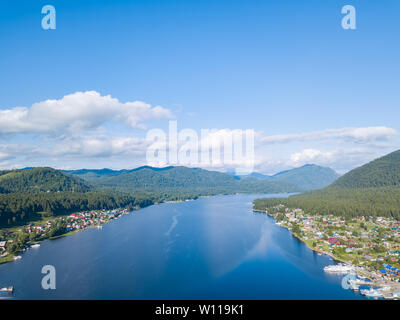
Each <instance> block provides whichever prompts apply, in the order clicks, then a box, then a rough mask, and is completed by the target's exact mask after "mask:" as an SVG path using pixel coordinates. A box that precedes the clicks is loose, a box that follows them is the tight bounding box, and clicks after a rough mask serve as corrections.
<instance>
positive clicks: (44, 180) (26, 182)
mask: <svg viewBox="0 0 400 320" xmlns="http://www.w3.org/2000/svg"><path fill="white" fill-rule="evenodd" d="M90 189H91V188H90V187H89V186H88V185H87V183H85V182H84V181H83V180H81V179H79V178H77V177H73V176H70V175H66V174H64V173H62V172H60V171H58V170H55V169H52V168H33V169H21V170H10V171H0V193H39V192H87V191H89V190H90Z"/></svg>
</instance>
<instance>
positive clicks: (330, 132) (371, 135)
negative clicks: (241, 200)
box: [260, 126, 397, 144]
mask: <svg viewBox="0 0 400 320" xmlns="http://www.w3.org/2000/svg"><path fill="white" fill-rule="evenodd" d="M395 135H397V131H396V130H395V129H393V128H388V127H382V126H381V127H364V128H339V129H327V130H322V131H312V132H306V133H298V134H283V135H273V136H267V137H262V138H261V139H260V141H261V142H262V143H264V144H273V143H289V142H299V141H301V142H304V141H318V140H329V139H341V140H344V141H348V142H354V143H371V142H377V141H388V140H390V139H392V138H393V137H394V136H395Z"/></svg>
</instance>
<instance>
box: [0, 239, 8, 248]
mask: <svg viewBox="0 0 400 320" xmlns="http://www.w3.org/2000/svg"><path fill="white" fill-rule="evenodd" d="M6 243H7V242H6V241H0V249H4V248H5V247H6Z"/></svg>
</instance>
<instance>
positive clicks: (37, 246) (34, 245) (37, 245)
mask: <svg viewBox="0 0 400 320" xmlns="http://www.w3.org/2000/svg"><path fill="white" fill-rule="evenodd" d="M39 247H40V244H39V243H36V244H33V245H31V248H33V249H35V248H39Z"/></svg>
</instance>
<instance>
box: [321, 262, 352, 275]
mask: <svg viewBox="0 0 400 320" xmlns="http://www.w3.org/2000/svg"><path fill="white" fill-rule="evenodd" d="M324 271H325V272H329V273H350V272H352V271H354V267H352V266H350V265H347V264H344V263H340V264H335V265H332V266H326V267H325V268H324Z"/></svg>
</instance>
